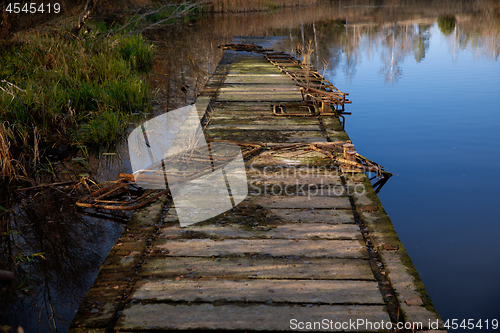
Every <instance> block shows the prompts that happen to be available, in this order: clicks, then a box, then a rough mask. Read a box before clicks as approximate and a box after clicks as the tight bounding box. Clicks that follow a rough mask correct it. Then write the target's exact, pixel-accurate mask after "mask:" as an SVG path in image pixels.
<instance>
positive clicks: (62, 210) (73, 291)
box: [0, 191, 123, 332]
mask: <svg viewBox="0 0 500 333" xmlns="http://www.w3.org/2000/svg"><path fill="white" fill-rule="evenodd" d="M12 211H13V214H10V216H7V215H5V216H3V218H2V227H1V235H2V242H1V254H0V266H1V267H2V269H8V270H11V271H14V272H15V278H14V281H13V282H12V283H11V284H2V285H0V291H1V297H0V323H2V324H8V325H10V326H17V325H20V326H23V328H24V329H25V331H27V332H37V331H39V332H49V331H61V332H62V331H67V329H68V327H69V323H70V321H71V319H72V318H73V316H74V314H75V310H76V309H77V308H78V305H79V304H80V302H81V300H82V299H83V296H84V295H85V293H86V292H87V290H88V288H89V287H90V285H91V284H92V283H93V280H94V279H95V276H96V274H97V271H96V268H98V267H99V266H100V265H101V263H102V261H103V260H104V258H105V257H106V254H107V252H108V251H109V249H110V248H111V246H112V245H113V243H114V241H115V240H116V239H117V238H118V237H119V235H120V234H121V232H122V230H123V226H122V225H120V224H117V223H112V222H108V221H105V220H97V219H93V218H88V217H84V216H81V215H78V214H77V213H76V209H75V206H74V200H71V199H67V198H66V199H62V198H61V197H60V195H59V193H58V192H56V191H54V192H52V193H49V192H48V191H47V192H45V193H38V194H36V195H34V196H33V197H30V198H26V199H25V200H23V202H22V203H18V204H16V205H15V206H14V207H13V209H12Z"/></svg>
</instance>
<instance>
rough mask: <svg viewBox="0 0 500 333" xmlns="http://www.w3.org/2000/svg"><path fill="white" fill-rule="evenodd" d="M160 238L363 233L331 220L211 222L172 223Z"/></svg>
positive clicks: (356, 235) (322, 236) (334, 236)
mask: <svg viewBox="0 0 500 333" xmlns="http://www.w3.org/2000/svg"><path fill="white" fill-rule="evenodd" d="M160 231H161V234H160V237H164V238H167V239H176V238H182V237H185V236H187V237H190V235H191V234H194V233H196V236H197V237H198V238H201V237H203V236H205V237H207V238H208V237H210V238H213V237H218V238H240V239H245V238H272V239H308V238H314V239H351V240H354V239H358V240H361V239H362V236H361V233H360V232H359V227H358V226H357V225H355V224H328V223H277V224H274V225H268V224H264V225H258V224H257V223H255V225H250V226H249V225H241V224H234V223H229V224H218V225H215V224H208V225H199V224H198V225H196V224H195V225H192V226H190V227H187V228H181V227H180V226H177V225H175V226H170V227H166V228H161V229H160Z"/></svg>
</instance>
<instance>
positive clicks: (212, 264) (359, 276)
mask: <svg viewBox="0 0 500 333" xmlns="http://www.w3.org/2000/svg"><path fill="white" fill-rule="evenodd" d="M160 254H162V253H161V252H160ZM162 255H164V254H162ZM140 275H141V276H142V277H181V276H184V277H186V276H187V277H190V276H191V277H207V278H214V277H215V278H217V277H219V278H220V277H224V278H235V279H252V278H253V279H314V280H318V279H321V280H353V279H356V280H375V278H374V277H373V273H372V271H371V268H370V265H369V264H368V261H367V260H364V259H335V258H329V259H325V258H314V259H307V260H304V259H300V258H295V256H291V257H290V258H248V257H235V258H211V257H210V258H204V257H165V256H158V255H157V256H154V257H151V258H149V259H148V260H147V261H146V262H145V263H144V264H143V265H142V269H141V271H140Z"/></svg>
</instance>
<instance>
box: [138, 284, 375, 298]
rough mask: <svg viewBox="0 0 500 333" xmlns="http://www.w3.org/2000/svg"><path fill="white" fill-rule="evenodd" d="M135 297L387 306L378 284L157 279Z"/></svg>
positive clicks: (140, 290)
mask: <svg viewBox="0 0 500 333" xmlns="http://www.w3.org/2000/svg"><path fill="white" fill-rule="evenodd" d="M131 297H132V298H134V299H136V300H139V301H140V300H154V301H160V302H179V301H184V302H189V301H191V302H195V301H196V302H216V301H225V302H258V303H268V302H269V301H272V302H273V303H278V302H279V303H290V304H293V303H309V304H384V300H383V299H382V295H381V294H380V291H379V289H378V284H377V282H375V281H335V280H255V279H253V280H221V279H218V280H199V279H196V280H193V279H184V280H179V281H175V280H166V279H154V280H146V281H141V282H138V284H137V285H136V291H135V292H134V293H133V294H132V295H131Z"/></svg>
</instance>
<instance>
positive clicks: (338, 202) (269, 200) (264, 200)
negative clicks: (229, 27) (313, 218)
mask: <svg viewBox="0 0 500 333" xmlns="http://www.w3.org/2000/svg"><path fill="white" fill-rule="evenodd" d="M251 200H252V201H253V202H254V203H256V204H259V205H261V206H262V207H265V208H271V209H276V208H293V209H304V208H308V209H332V208H336V209H350V208H351V202H350V201H349V198H348V197H322V196H314V195H310V196H268V197H251Z"/></svg>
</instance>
